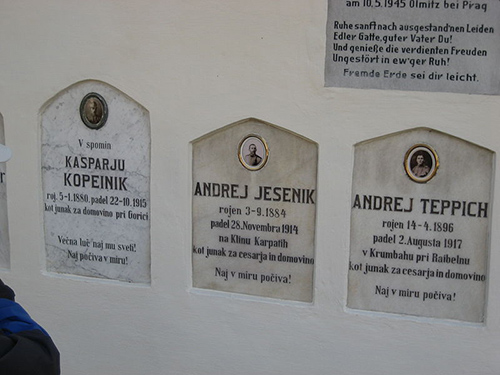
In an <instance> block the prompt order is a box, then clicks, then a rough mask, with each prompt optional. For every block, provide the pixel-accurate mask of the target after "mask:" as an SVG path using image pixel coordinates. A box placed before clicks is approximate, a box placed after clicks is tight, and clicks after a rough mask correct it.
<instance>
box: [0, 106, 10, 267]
mask: <svg viewBox="0 0 500 375" xmlns="http://www.w3.org/2000/svg"><path fill="white" fill-rule="evenodd" d="M0 143H1V144H3V145H4V144H5V136H4V125H3V117H2V115H0ZM0 268H6V269H8V268H10V242H9V220H8V216H7V167H6V163H0Z"/></svg>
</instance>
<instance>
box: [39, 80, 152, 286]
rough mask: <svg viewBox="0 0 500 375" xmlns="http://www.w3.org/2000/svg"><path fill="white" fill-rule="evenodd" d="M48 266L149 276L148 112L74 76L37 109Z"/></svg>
mask: <svg viewBox="0 0 500 375" xmlns="http://www.w3.org/2000/svg"><path fill="white" fill-rule="evenodd" d="M41 125H42V177H43V202H44V203H43V204H44V225H45V245H46V252H47V270H48V271H52V272H57V273H65V274H73V275H81V276H90V277H98V278H104V279H114V280H120V281H126V282H133V283H149V282H150V280H151V272H150V263H151V261H150V221H149V218H150V215H149V184H150V144H151V140H150V125H149V113H148V111H147V110H146V109H144V108H143V107H142V106H141V105H139V104H138V103H136V102H135V101H134V100H132V99H130V98H129V97H128V96H126V95H125V94H123V93H122V92H120V91H118V90H117V89H115V88H113V87H111V86H109V85H107V84H105V83H102V82H97V81H85V82H80V83H77V84H75V85H73V86H71V87H69V88H68V89H66V90H64V91H63V92H62V93H60V94H58V95H57V96H56V97H55V98H53V99H52V100H51V101H50V102H49V104H47V105H46V106H45V107H44V109H43V113H42V120H41Z"/></svg>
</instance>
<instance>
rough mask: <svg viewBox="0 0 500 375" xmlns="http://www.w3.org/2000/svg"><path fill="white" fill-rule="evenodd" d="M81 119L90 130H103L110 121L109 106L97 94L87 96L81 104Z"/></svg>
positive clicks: (92, 93)
mask: <svg viewBox="0 0 500 375" xmlns="http://www.w3.org/2000/svg"><path fill="white" fill-rule="evenodd" d="M80 117H81V118H82V121H83V123H84V124H85V125H86V126H87V127H88V128H90V129H94V130H97V129H100V128H102V127H103V126H104V124H106V120H107V119H108V105H107V104H106V101H105V100H104V98H103V97H102V96H101V95H99V94H97V93H95V92H91V93H89V94H87V95H85V96H84V98H83V99H82V102H81V103H80Z"/></svg>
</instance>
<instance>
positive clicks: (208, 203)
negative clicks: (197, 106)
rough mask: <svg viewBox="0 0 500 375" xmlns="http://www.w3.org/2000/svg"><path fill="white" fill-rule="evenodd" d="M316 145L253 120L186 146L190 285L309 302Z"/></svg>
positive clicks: (314, 202) (312, 247)
mask: <svg viewBox="0 0 500 375" xmlns="http://www.w3.org/2000/svg"><path fill="white" fill-rule="evenodd" d="M317 159H318V150H317V144H316V143H314V142H312V141H310V140H308V139H306V138H303V137H301V136H299V135H297V134H294V133H292V132H289V131H287V130H285V129H282V128H279V127H277V126H274V125H271V124H268V123H265V122H262V121H260V120H256V119H247V120H243V121H240V122H238V123H235V124H232V125H229V126H226V127H224V128H223V129H221V130H219V131H216V132H213V133H210V134H209V135H207V136H204V137H202V138H200V139H198V140H196V141H194V142H193V245H192V259H193V286H194V287H196V288H204V289H213V290H219V291H226V292H234V293H241V294H249V295H255V296H261V297H271V298H278V299H284V300H295V301H303V302H311V301H312V298H313V271H314V238H315V220H316V200H317V194H316V175H317Z"/></svg>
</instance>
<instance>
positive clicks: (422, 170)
mask: <svg viewBox="0 0 500 375" xmlns="http://www.w3.org/2000/svg"><path fill="white" fill-rule="evenodd" d="M438 166H439V162H438V158H437V154H436V152H435V151H434V150H433V149H432V148H431V147H430V146H427V145H421V144H419V145H415V146H413V147H412V148H410V149H409V150H408V152H407V153H406V157H405V170H406V173H407V174H408V177H410V179H412V180H413V181H415V182H427V181H429V180H430V179H431V178H432V177H434V175H435V174H436V171H437V168H438Z"/></svg>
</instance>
